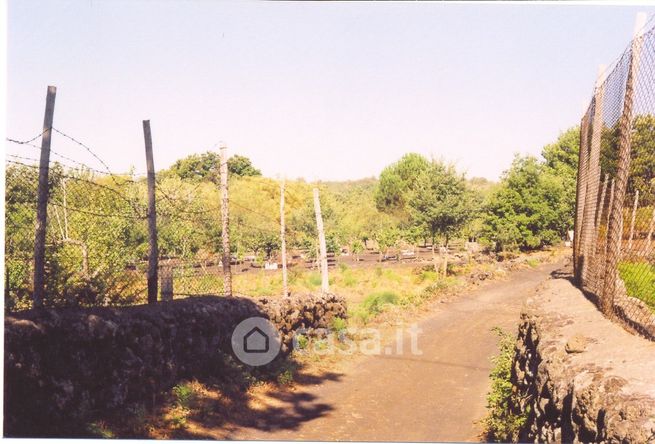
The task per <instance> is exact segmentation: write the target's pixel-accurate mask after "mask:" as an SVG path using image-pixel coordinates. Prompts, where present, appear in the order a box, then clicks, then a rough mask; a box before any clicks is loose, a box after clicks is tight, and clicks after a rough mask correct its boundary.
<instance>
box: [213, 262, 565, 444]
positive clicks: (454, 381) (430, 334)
mask: <svg viewBox="0 0 655 444" xmlns="http://www.w3.org/2000/svg"><path fill="white" fill-rule="evenodd" d="M561 265H562V264H561V262H560V263H555V264H542V265H540V266H538V267H536V268H533V269H527V270H520V271H516V272H512V273H510V274H509V275H508V277H507V279H505V280H503V281H495V282H491V283H489V284H486V285H483V286H481V287H480V288H478V289H475V290H473V291H471V292H469V293H466V294H463V295H461V296H459V297H458V298H456V299H454V300H452V301H451V302H447V303H437V304H435V305H434V308H433V309H431V310H430V314H429V315H428V316H426V317H425V318H424V319H423V320H422V321H420V323H419V326H420V328H421V329H422V333H421V334H420V336H419V339H418V348H419V349H420V350H421V351H422V354H421V355H413V354H412V353H411V342H410V337H409V335H406V338H405V344H404V347H403V350H404V353H403V354H398V355H390V356H385V355H384V354H382V355H379V356H367V357H363V358H361V359H357V360H354V361H353V363H352V365H349V366H347V370H345V371H344V372H343V374H340V375H333V376H334V377H331V378H323V379H322V382H318V380H313V381H312V382H311V383H309V384H306V385H302V384H299V385H297V386H296V387H295V389H294V390H293V391H291V392H289V393H287V394H282V395H279V396H278V397H277V401H278V402H277V404H278V405H277V407H278V408H279V409H280V410H284V411H283V412H282V411H279V413H280V414H279V415H276V416H278V417H283V418H286V419H287V420H285V421H270V420H269V418H266V417H264V415H262V418H261V419H260V420H255V421H254V423H253V424H252V425H249V426H241V427H236V428H234V429H232V432H231V433H230V435H228V436H226V438H228V439H274V440H289V439H291V440H330V441H332V440H357V441H379V440H388V441H471V440H477V439H479V436H480V434H481V432H482V426H481V424H480V423H479V421H480V420H481V419H482V418H483V417H484V416H485V410H486V409H485V405H486V399H485V398H486V393H487V391H488V390H489V386H490V382H489V372H490V369H491V363H490V358H491V357H492V356H494V355H495V354H497V352H498V337H497V335H496V334H495V333H494V332H493V331H492V328H493V327H500V328H502V329H504V330H507V331H513V329H515V328H516V325H517V320H518V318H519V314H520V309H521V306H522V304H523V302H524V301H525V299H526V298H528V297H529V296H530V295H532V294H534V293H535V291H536V289H537V287H538V286H539V285H540V284H541V283H542V282H544V281H545V280H546V279H548V278H549V277H550V273H551V272H552V271H554V270H555V269H557V268H558V267H560V266H561ZM383 349H384V348H383ZM317 382H318V383H317ZM276 410H277V409H276ZM266 411H268V412H270V410H268V409H264V410H263V413H264V412H266ZM206 426H208V429H210V428H211V425H209V424H206ZM208 431H209V430H208Z"/></svg>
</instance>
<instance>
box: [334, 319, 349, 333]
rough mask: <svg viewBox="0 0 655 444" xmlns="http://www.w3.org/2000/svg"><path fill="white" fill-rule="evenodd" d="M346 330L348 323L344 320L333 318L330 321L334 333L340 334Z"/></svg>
mask: <svg viewBox="0 0 655 444" xmlns="http://www.w3.org/2000/svg"><path fill="white" fill-rule="evenodd" d="M346 328H348V321H346V320H345V319H343V318H334V319H333V320H332V330H334V331H335V332H336V333H341V332H342V331H345V330H346Z"/></svg>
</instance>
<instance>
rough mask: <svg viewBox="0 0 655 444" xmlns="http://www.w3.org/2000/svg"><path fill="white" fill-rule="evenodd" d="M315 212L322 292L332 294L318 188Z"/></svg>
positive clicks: (316, 190)
mask: <svg viewBox="0 0 655 444" xmlns="http://www.w3.org/2000/svg"><path fill="white" fill-rule="evenodd" d="M314 212H315V213H316V229H317V230H318V245H319V251H320V255H321V256H320V264H321V292H323V293H329V292H330V283H329V281H328V263H327V249H326V247H325V231H324V230H323V216H321V201H320V199H319V198H318V188H314Z"/></svg>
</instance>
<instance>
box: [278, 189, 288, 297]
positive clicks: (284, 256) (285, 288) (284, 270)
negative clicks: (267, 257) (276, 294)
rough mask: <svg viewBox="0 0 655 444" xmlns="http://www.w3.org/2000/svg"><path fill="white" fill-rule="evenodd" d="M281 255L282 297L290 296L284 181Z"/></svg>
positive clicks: (281, 207) (281, 216) (281, 197)
mask: <svg viewBox="0 0 655 444" xmlns="http://www.w3.org/2000/svg"><path fill="white" fill-rule="evenodd" d="M280 250H281V251H280V253H281V255H282V295H284V296H289V283H288V281H287V241H286V230H285V224H284V179H282V182H280Z"/></svg>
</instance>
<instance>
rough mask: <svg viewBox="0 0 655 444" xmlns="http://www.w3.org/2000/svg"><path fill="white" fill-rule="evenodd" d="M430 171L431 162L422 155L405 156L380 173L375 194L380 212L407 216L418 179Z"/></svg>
mask: <svg viewBox="0 0 655 444" xmlns="http://www.w3.org/2000/svg"><path fill="white" fill-rule="evenodd" d="M429 169H430V161H429V160H427V159H426V158H425V157H423V156H421V155H420V154H416V153H409V154H405V155H404V156H403V157H402V158H401V159H400V160H399V161H398V162H396V163H394V164H392V165H389V166H388V167H386V168H385V169H384V170H382V173H380V182H379V183H378V188H377V190H376V192H375V205H376V206H377V208H378V209H379V210H380V211H384V212H387V213H392V214H397V215H401V216H407V203H408V200H409V195H410V193H411V192H412V191H413V190H414V189H415V187H416V179H417V178H418V177H419V176H420V174H421V173H422V172H424V171H426V170H429Z"/></svg>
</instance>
